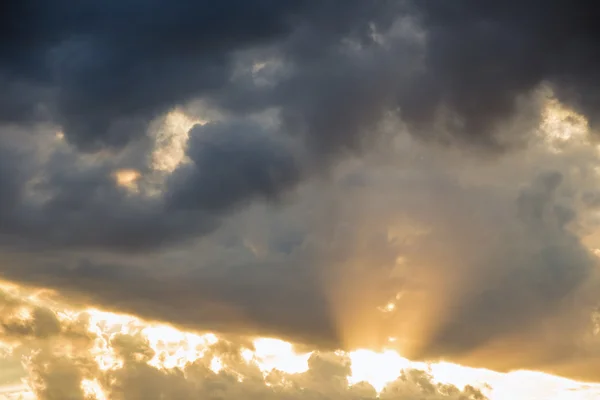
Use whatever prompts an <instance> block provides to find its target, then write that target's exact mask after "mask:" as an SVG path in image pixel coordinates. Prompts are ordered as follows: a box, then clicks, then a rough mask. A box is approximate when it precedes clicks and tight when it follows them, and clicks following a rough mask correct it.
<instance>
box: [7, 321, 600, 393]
mask: <svg viewBox="0 0 600 400" xmlns="http://www.w3.org/2000/svg"><path fill="white" fill-rule="evenodd" d="M57 315H58V316H59V318H60V319H61V320H69V321H77V320H80V318H81V317H86V318H87V321H88V325H87V326H88V329H89V331H90V333H93V334H94V337H95V338H96V339H95V341H94V344H93V346H92V348H91V349H90V351H91V354H92V356H93V359H94V360H95V361H96V363H97V365H98V367H99V369H100V370H103V371H110V370H114V371H116V370H118V369H120V368H122V367H123V360H122V359H121V358H120V357H121V356H119V354H115V350H114V349H113V342H112V341H113V340H114V339H115V338H116V337H117V336H118V335H120V334H126V335H133V336H135V337H138V338H140V340H143V341H144V342H145V343H146V345H148V346H149V347H150V348H151V349H152V351H153V352H154V353H153V355H151V357H152V358H151V359H148V360H147V361H145V362H147V363H148V364H149V365H150V366H153V367H155V368H158V369H166V370H171V369H179V370H183V369H184V368H186V367H187V366H188V365H190V364H192V363H195V362H197V361H200V362H201V363H202V365H205V366H206V368H208V369H209V370H211V371H212V373H215V374H221V373H226V374H229V376H232V377H234V378H235V379H237V380H238V381H239V382H242V381H244V379H245V378H246V377H248V376H249V375H246V373H245V372H244V368H246V367H248V368H251V369H255V371H257V372H259V374H260V373H262V376H263V378H264V380H265V384H266V385H268V386H273V385H286V384H287V383H286V379H287V378H285V377H282V376H281V375H278V374H277V373H276V374H275V375H272V372H273V371H280V372H281V373H285V374H302V373H304V372H307V371H308V370H309V359H310V357H311V356H312V355H313V352H308V353H298V352H296V351H295V348H294V345H293V344H292V343H289V342H286V341H283V340H279V339H275V338H254V339H253V340H252V345H251V346H250V347H251V348H245V347H241V348H238V350H237V351H238V352H239V353H238V355H239V357H240V358H239V360H241V363H242V364H241V365H246V367H243V366H240V365H237V366H236V364H231V361H230V360H229V361H228V359H227V356H223V355H221V354H220V353H218V352H217V353H213V351H215V350H216V349H218V348H220V347H219V346H220V343H224V342H222V341H221V339H220V338H219V337H217V336H216V335H214V334H212V333H205V334H195V333H189V332H184V331H181V330H179V329H176V328H174V327H172V326H168V325H164V324H155V323H149V322H145V321H142V320H141V319H139V318H136V317H133V316H128V315H117V314H113V313H110V312H104V311H99V310H95V309H88V310H86V311H83V312H75V311H62V312H60V313H57ZM393 340H395V338H390V341H393ZM216 351H218V350H216ZM336 354H337V355H339V356H342V357H347V358H348V359H349V361H350V373H349V375H348V376H347V380H348V385H349V386H354V385H357V384H359V383H362V382H366V383H368V384H370V385H371V386H372V387H373V388H374V389H375V390H376V392H377V393H382V392H383V391H384V390H385V388H386V386H387V385H388V384H390V383H392V382H394V381H396V380H397V379H398V378H400V377H401V376H403V374H404V373H405V372H406V371H408V370H412V369H416V370H421V371H425V372H426V373H427V374H429V375H430V376H431V377H432V382H433V383H441V384H452V385H454V386H456V387H458V388H459V389H464V387H465V386H467V385H470V386H473V387H475V388H478V389H480V390H481V391H482V392H483V393H484V394H485V395H486V396H487V397H488V398H489V399H490V400H542V399H543V400H587V399H592V398H600V384H582V383H579V382H576V381H573V380H569V379H564V378H559V377H555V376H552V375H548V374H544V373H540V372H530V371H515V372H510V373H499V372H494V371H490V370H486V369H478V368H468V367H463V366H460V365H457V364H453V363H448V362H436V363H423V362H414V361H411V360H408V359H406V358H404V357H402V356H401V355H400V354H398V352H396V351H395V350H392V349H384V350H382V351H372V350H368V349H356V350H353V351H350V352H341V351H339V352H336ZM239 368H242V369H239ZM259 376H260V375H259ZM81 388H82V390H83V392H84V394H85V395H86V398H90V399H95V400H107V399H108V395H107V394H106V393H105V392H104V389H103V386H102V382H99V381H97V380H91V378H84V379H82V381H81ZM0 393H1V392H0ZM1 398H3V397H2V395H1V394H0V399H1ZM24 398H27V397H24Z"/></svg>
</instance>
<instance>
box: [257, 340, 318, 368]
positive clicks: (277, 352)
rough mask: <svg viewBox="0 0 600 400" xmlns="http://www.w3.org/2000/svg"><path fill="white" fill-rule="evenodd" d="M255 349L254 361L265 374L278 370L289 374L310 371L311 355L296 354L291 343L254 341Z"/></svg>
mask: <svg viewBox="0 0 600 400" xmlns="http://www.w3.org/2000/svg"><path fill="white" fill-rule="evenodd" d="M254 348H255V352H254V359H255V360H256V363H257V364H258V366H259V367H260V369H261V370H262V371H264V372H269V371H271V370H273V369H277V370H279V371H283V372H286V373H288V374H296V373H301V372H306V371H307V370H308V359H309V358H310V353H306V354H296V352H295V351H294V346H293V345H292V344H291V343H288V342H284V341H283V340H278V339H269V338H262V339H256V340H255V341H254Z"/></svg>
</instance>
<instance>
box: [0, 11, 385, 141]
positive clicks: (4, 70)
mask: <svg viewBox="0 0 600 400" xmlns="http://www.w3.org/2000/svg"><path fill="white" fill-rule="evenodd" d="M359 3H360V2H354V1H353V2H351V3H347V2H331V4H325V5H318V4H317V3H314V2H307V1H303V0H292V1H286V2H279V1H271V0H265V1H253V2H245V1H237V0H232V1H225V2H219V3H218V4H214V3H210V2H196V3H193V4H190V3H188V2H183V1H175V2H171V1H162V0H157V1H151V2H139V1H126V2H116V1H109V2H104V3H102V4H96V3H93V2H90V1H85V2H80V3H78V4H77V5H73V4H70V3H68V2H64V1H56V2H52V3H40V2H36V1H25V2H22V3H19V4H14V5H9V6H5V7H4V8H5V9H4V10H3V11H4V12H3V13H2V14H3V15H2V21H1V24H2V42H0V56H1V58H2V62H1V63H0V82H2V85H3V95H2V102H1V103H0V104H2V105H3V107H2V111H0V113H1V114H0V115H1V116H2V121H3V122H5V123H25V122H34V121H37V120H39V119H44V118H47V119H50V120H51V121H53V122H54V123H56V124H59V125H61V126H62V127H63V129H64V131H65V134H66V136H67V138H69V140H70V141H71V142H73V143H74V144H76V145H78V146H79V147H80V148H82V149H85V150H93V149H97V148H98V147H99V146H105V145H108V146H111V147H114V146H122V145H124V144H126V143H127V142H128V141H129V140H130V139H131V138H133V137H136V136H140V135H143V134H144V133H145V129H146V128H147V126H148V123H149V122H150V120H151V119H153V118H154V117H156V116H157V115H159V114H161V113H163V112H166V111H168V110H169V109H171V108H173V107H175V106H177V105H181V104H184V103H185V102H187V101H189V100H191V99H193V98H196V97H200V96H202V95H206V94H209V93H210V92H213V91H219V90H222V89H223V88H224V87H225V86H226V84H227V82H228V80H229V78H230V76H231V73H232V69H231V68H232V63H231V61H232V60H231V53H232V52H234V51H239V50H243V49H245V48H249V47H251V46H255V45H263V44H268V43H272V42H274V41H277V40H280V39H281V38H282V37H285V36H287V35H288V34H289V33H290V32H291V31H292V30H293V27H294V26H296V25H298V24H300V23H307V21H314V22H315V24H317V25H321V26H325V25H326V26H327V30H328V31H329V32H323V33H327V34H329V35H331V36H332V37H334V38H338V39H339V38H340V37H341V36H343V35H344V33H346V32H347V31H348V30H350V29H357V28H359V27H357V26H355V25H357V23H358V22H359V21H360V22H363V23H364V22H365V21H368V17H366V16H358V15H357V12H365V11H366V12H367V15H371V14H372V12H371V10H369V8H371V9H373V10H376V9H379V8H380V7H379V6H372V7H365V6H364V5H360V4H359ZM341 5H343V6H344V7H341V8H340V9H346V10H347V11H345V10H344V11H341V12H338V6H341Z"/></svg>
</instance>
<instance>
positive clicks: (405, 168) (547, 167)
mask: <svg viewBox="0 0 600 400" xmlns="http://www.w3.org/2000/svg"><path fill="white" fill-rule="evenodd" d="M438 3H439V2H430V1H419V2H402V3H398V2H387V1H380V2H364V1H343V2H328V3H326V4H317V3H314V2H304V1H293V2H286V3H281V2H270V1H261V2H258V3H256V2H254V3H253V4H252V5H249V4H247V3H246V2H242V1H233V0H232V1H227V2H225V3H223V4H220V5H218V6H215V5H210V6H209V5H208V4H205V2H200V3H198V4H196V5H193V6H190V5H188V4H183V3H180V2H175V3H173V2H165V1H152V2H151V3H150V4H144V5H142V4H137V3H135V2H133V3H131V2H128V3H127V4H123V5H119V6H117V5H116V3H115V4H106V5H101V6H99V5H92V4H81V5H78V6H76V7H73V6H72V5H71V4H69V5H67V4H66V3H63V2H58V3H55V4H54V5H53V6H52V7H50V6H45V5H39V4H33V3H29V2H25V3H23V4H21V5H12V6H10V7H8V8H7V9H6V10H4V11H5V12H2V13H1V15H2V17H0V25H1V26H2V27H3V28H2V29H3V30H4V32H5V35H3V37H5V38H7V39H5V40H3V41H2V42H1V43H0V56H1V57H0V59H2V61H1V62H0V84H1V85H2V87H3V88H4V89H5V90H3V91H2V93H3V94H2V95H0V125H1V132H2V135H1V137H0V171H1V172H0V247H1V251H0V260H1V261H2V268H1V273H2V275H3V277H4V278H6V279H10V280H14V281H17V282H22V283H25V284H29V285H34V286H39V287H50V288H53V289H57V290H59V291H61V293H62V294H63V295H64V296H65V297H70V298H71V300H72V301H77V302H80V303H81V304H88V303H89V304H94V305H97V306H101V307H106V308H109V309H113V310H121V311H127V312H130V313H136V314H140V315H142V316H144V317H147V318H149V319H158V320H168V321H170V322H172V323H174V324H177V325H179V326H185V327H189V328H193V329H199V330H203V329H214V330H218V331H221V332H226V333H229V334H239V333H240V332H243V333H246V334H264V335H280V336H282V337H285V338H291V339H294V340H296V341H298V342H302V343H304V344H310V345H314V346H321V347H322V348H335V347H353V346H359V345H368V346H373V347H381V346H383V345H384V344H385V345H390V343H389V341H390V338H392V339H394V340H395V341H394V342H393V343H396V344H395V346H398V347H399V348H401V349H402V350H403V351H404V352H407V353H410V354H412V355H414V356H415V357H423V358H439V357H450V358H452V359H454V360H461V361H464V362H468V363H475V364H481V363H484V364H486V365H487V364H493V366H494V367H497V368H500V369H510V368H515V367H523V366H528V367H529V366H530V367H532V368H534V367H535V368H546V369H560V368H562V367H561V365H563V364H564V365H567V364H569V365H575V366H574V367H569V368H568V370H569V371H570V372H569V374H575V375H579V374H584V375H585V374H586V372H585V371H584V369H585V368H583V367H582V365H587V366H589V365H597V362H598V361H597V360H598V347H597V346H598V345H597V335H596V336H594V335H590V334H589V333H590V332H592V331H593V328H592V327H591V326H590V324H591V322H590V315H591V314H592V312H593V310H594V307H596V306H597V304H598V298H597V288H598V272H597V271H598V270H597V258H596V257H595V256H594V255H593V252H592V251H590V250H593V249H595V248H598V247H600V244H599V243H598V238H597V235H596V233H595V232H596V231H597V227H598V221H597V216H596V215H595V211H594V210H595V208H594V207H595V200H594V199H595V197H596V196H595V194H596V193H597V183H596V181H597V173H596V169H597V168H598V160H599V158H598V154H597V152H596V149H595V148H594V146H593V143H592V141H591V140H588V139H589V138H588V137H587V131H588V130H589V129H588V128H591V131H594V129H595V126H596V124H597V121H596V119H597V115H596V114H595V108H596V107H595V102H596V100H595V99H596V97H597V95H596V94H595V92H594V88H595V87H596V86H598V85H595V79H596V77H595V75H594V71H595V70H596V69H597V68H595V66H596V64H597V63H598V60H597V57H596V55H595V53H596V52H595V47H594V44H595V43H596V42H597V40H596V36H597V32H596V29H595V28H594V27H593V26H592V25H593V24H592V23H591V22H589V21H591V20H593V18H591V17H590V19H589V20H588V19H584V20H583V21H582V22H578V17H579V16H581V15H585V16H592V15H593V13H592V12H591V11H589V12H588V10H587V8H588V7H587V5H588V3H587V2H584V1H576V2H566V1H565V2H563V1H558V2H555V3H553V4H552V5H551V6H548V7H546V8H545V10H544V12H543V13H540V15H539V16H538V15H537V13H538V11H537V10H538V7H535V5H536V4H535V2H525V4H520V5H518V6H517V5H516V4H513V3H510V2H508V3H507V2H505V3H503V4H502V5H497V6H493V7H483V6H482V5H481V4H479V3H476V2H470V1H457V2H453V3H452V4H445V3H444V4H442V3H439V4H438ZM542 14H543V15H542ZM538 17H539V18H538ZM559 20H560V21H561V23H560V28H556V26H557V23H556V21H559ZM15 21H19V23H18V24H17V23H15ZM23 26H31V27H32V28H31V29H30V30H27V31H25V30H24V29H23V28H22V27H23ZM547 96H554V97H553V100H554V101H549V100H548V98H547ZM561 107H562V108H561ZM569 108H570V109H573V110H574V111H576V112H578V113H580V114H581V115H578V114H575V112H574V111H573V110H571V111H569V110H568V109H569ZM549 110H550V111H549ZM173 113H180V114H182V115H183V113H186V117H185V118H183V119H184V120H185V121H186V122H185V123H182V125H185V126H184V127H178V128H177V132H175V130H174V131H173V132H169V134H170V135H172V136H177V137H178V140H179V142H181V143H185V145H183V144H182V145H181V148H180V149H178V151H180V152H181V153H182V154H179V153H177V154H176V155H173V158H175V159H176V160H175V161H174V162H172V163H171V164H169V165H171V167H172V168H171V169H172V170H168V171H166V170H163V169H158V168H155V163H154V161H153V157H155V156H156V154H158V153H161V152H158V151H157V148H159V147H160V146H163V145H164V143H161V141H160V138H157V137H156V136H157V134H156V131H157V129H158V130H160V129H162V128H160V129H159V128H157V125H160V124H161V122H164V121H163V120H164V119H165V118H168V115H172V114H173ZM555 120H559V121H558V122H556V121H555ZM555 122H556V123H557V124H558V125H557V126H550V127H548V126H547V125H548V124H550V125H552V123H555ZM588 122H589V123H588ZM190 126H191V128H190ZM550 131H552V132H550ZM566 132H568V133H569V134H568V135H567V134H566ZM576 132H584V133H583V134H581V135H579V134H576ZM569 135H570V136H569ZM159 136H160V135H159ZM440 143H442V144H445V145H446V146H439V144H440ZM164 146H165V148H160V149H159V150H161V151H162V153H161V154H163V155H164V153H166V154H168V153H169V149H168V146H167V145H164ZM509 149H511V150H512V151H507V150H509ZM171 155H172V154H171ZM179 158H181V160H180V159H179ZM171 161H173V160H171ZM124 171H128V173H129V175H128V177H129V178H128V179H129V180H127V181H123V180H121V181H120V180H119V179H117V178H118V177H119V176H123V173H124ZM415 304H418V307H415V306H414V305H415ZM377 310H379V311H377ZM381 310H383V311H381ZM38 313H40V314H39V315H37V314H36V315H37V316H36V317H35V318H34V320H33V321H38V322H31V321H29V320H28V321H27V324H25V325H19V324H18V323H16V324H13V325H11V324H9V323H8V322H7V324H8V325H6V327H7V331H10V330H11V329H12V331H13V332H15V334H22V335H30V336H32V337H38V336H40V337H41V336H44V335H50V336H52V335H55V334H56V326H54V327H53V325H52V318H51V316H49V315H48V314H44V312H43V311H39V312H38ZM13 322H14V321H13ZM11 323H12V322H11ZM567 327H568V329H567ZM9 328H10V329H9ZM53 329H54V330H53ZM511 349H512V350H511ZM549 349H554V350H553V351H552V352H550V351H549ZM499 353H503V355H502V356H501V357H500V356H498V354H499ZM490 354H493V355H494V356H493V357H491V356H489V355H490ZM582 354H584V355H582ZM590 354H591V355H590ZM588 355H590V356H588ZM582 363H583V364H582ZM57 368H59V369H60V368H62V367H57ZM65 368H67V367H65ZM69 368H70V367H69ZM588 369H589V368H588ZM40 374H42V372H40ZM65 374H67V372H65ZM587 374H588V375H589V374H591V373H589V372H588V373H587ZM42 375H43V374H42ZM67 375H68V374H67ZM592 375H593V374H592Z"/></svg>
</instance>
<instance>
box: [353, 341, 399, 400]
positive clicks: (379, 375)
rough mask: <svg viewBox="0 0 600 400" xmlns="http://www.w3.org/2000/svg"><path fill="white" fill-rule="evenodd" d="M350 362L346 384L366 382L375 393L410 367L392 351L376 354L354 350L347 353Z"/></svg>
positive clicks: (369, 351)
mask: <svg viewBox="0 0 600 400" xmlns="http://www.w3.org/2000/svg"><path fill="white" fill-rule="evenodd" d="M348 356H349V357H350V360H351V361H352V364H351V369H352V374H351V375H350V376H349V377H348V382H349V383H350V384H352V385H354V384H357V383H359V382H368V383H369V384H371V386H373V387H374V388H375V390H376V391H377V392H381V390H383V388H384V387H385V386H386V385H387V384H388V383H390V382H393V381H395V380H396V379H397V378H398V377H399V376H400V374H401V373H402V370H404V369H406V368H410V367H411V362H410V361H409V360H407V359H406V358H404V357H401V356H400V355H399V354H398V353H396V352H395V351H393V350H386V351H384V352H382V353H376V352H374V351H371V350H364V349H361V350H356V351H353V352H350V353H348Z"/></svg>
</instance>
